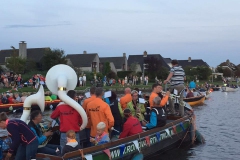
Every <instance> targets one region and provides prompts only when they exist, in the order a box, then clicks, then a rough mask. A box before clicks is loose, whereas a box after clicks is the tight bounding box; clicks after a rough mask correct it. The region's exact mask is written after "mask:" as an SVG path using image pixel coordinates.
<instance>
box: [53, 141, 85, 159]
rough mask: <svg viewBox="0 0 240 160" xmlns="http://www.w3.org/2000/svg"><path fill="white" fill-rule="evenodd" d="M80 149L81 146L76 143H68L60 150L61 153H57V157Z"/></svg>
mask: <svg viewBox="0 0 240 160" xmlns="http://www.w3.org/2000/svg"><path fill="white" fill-rule="evenodd" d="M79 149H81V146H80V145H79V144H78V142H68V143H67V144H66V145H65V146H64V147H63V149H62V153H61V152H60V151H58V152H57V155H58V156H64V154H66V153H69V152H73V151H76V150H79Z"/></svg>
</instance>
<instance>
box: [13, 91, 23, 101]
mask: <svg viewBox="0 0 240 160" xmlns="http://www.w3.org/2000/svg"><path fill="white" fill-rule="evenodd" d="M14 97H15V103H20V102H22V99H21V97H20V96H19V93H14Z"/></svg>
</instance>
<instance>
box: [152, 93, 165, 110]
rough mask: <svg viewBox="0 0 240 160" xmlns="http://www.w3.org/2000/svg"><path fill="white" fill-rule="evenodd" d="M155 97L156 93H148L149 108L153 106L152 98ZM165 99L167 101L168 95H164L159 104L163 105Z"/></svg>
mask: <svg viewBox="0 0 240 160" xmlns="http://www.w3.org/2000/svg"><path fill="white" fill-rule="evenodd" d="M155 97H158V94H157V93H154V92H152V93H151V95H150V97H149V104H150V107H151V108H152V106H153V100H154V98H155ZM167 101H168V96H167V95H166V96H164V97H163V99H162V100H161V103H160V106H161V107H163V106H165V105H166V103H167Z"/></svg>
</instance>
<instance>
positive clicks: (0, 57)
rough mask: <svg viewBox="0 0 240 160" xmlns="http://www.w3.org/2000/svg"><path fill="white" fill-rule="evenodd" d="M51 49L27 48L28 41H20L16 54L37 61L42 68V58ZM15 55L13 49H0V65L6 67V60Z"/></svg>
mask: <svg viewBox="0 0 240 160" xmlns="http://www.w3.org/2000/svg"><path fill="white" fill-rule="evenodd" d="M48 50H50V48H49V47H46V48H27V43H25V42H24V41H21V43H19V49H15V54H16V55H17V56H19V57H22V58H26V59H27V60H32V61H34V62H36V64H37V67H38V69H41V68H42V63H41V62H42V58H43V56H44V53H45V52H46V51H48ZM12 55H13V49H6V50H0V65H1V66H2V67H3V68H6V60H7V59H8V58H10V57H11V56H12Z"/></svg>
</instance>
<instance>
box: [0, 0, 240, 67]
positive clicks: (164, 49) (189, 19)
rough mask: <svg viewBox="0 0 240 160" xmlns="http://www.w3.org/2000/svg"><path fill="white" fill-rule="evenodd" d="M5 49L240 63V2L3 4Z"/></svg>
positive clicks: (45, 0)
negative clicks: (21, 44) (22, 44)
mask: <svg viewBox="0 0 240 160" xmlns="http://www.w3.org/2000/svg"><path fill="white" fill-rule="evenodd" d="M0 37H1V38H0V50H1V49H10V46H14V47H16V48H18V43H19V41H22V40H24V41H26V42H27V47H28V48H41V47H50V48H52V49H54V48H59V49H63V50H64V51H65V53H66V54H77V53H82V52H83V50H86V51H87V52H89V53H98V54H99V56H102V57H107V56H122V53H124V52H126V53H127V55H130V54H142V53H143V51H144V50H146V51H147V52H148V54H161V55H162V56H163V57H165V58H172V59H187V58H188V57H192V59H203V60H204V61H206V62H207V63H208V64H209V65H210V66H213V67H215V66H217V65H218V64H220V63H221V62H223V61H226V59H230V61H231V62H233V63H235V64H239V63H240V0H201V1H198V0H171V1H167V0H164V1H163V0H148V1H146V0H131V1H130V0H121V1H120V0H119V1H117V0H95V1H92V0H87V1H80V0H70V1H66V0H51V1H49V0H41V1H40V0H38V1H37V0H21V1H19V0H5V1H3V0H2V1H0Z"/></svg>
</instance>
